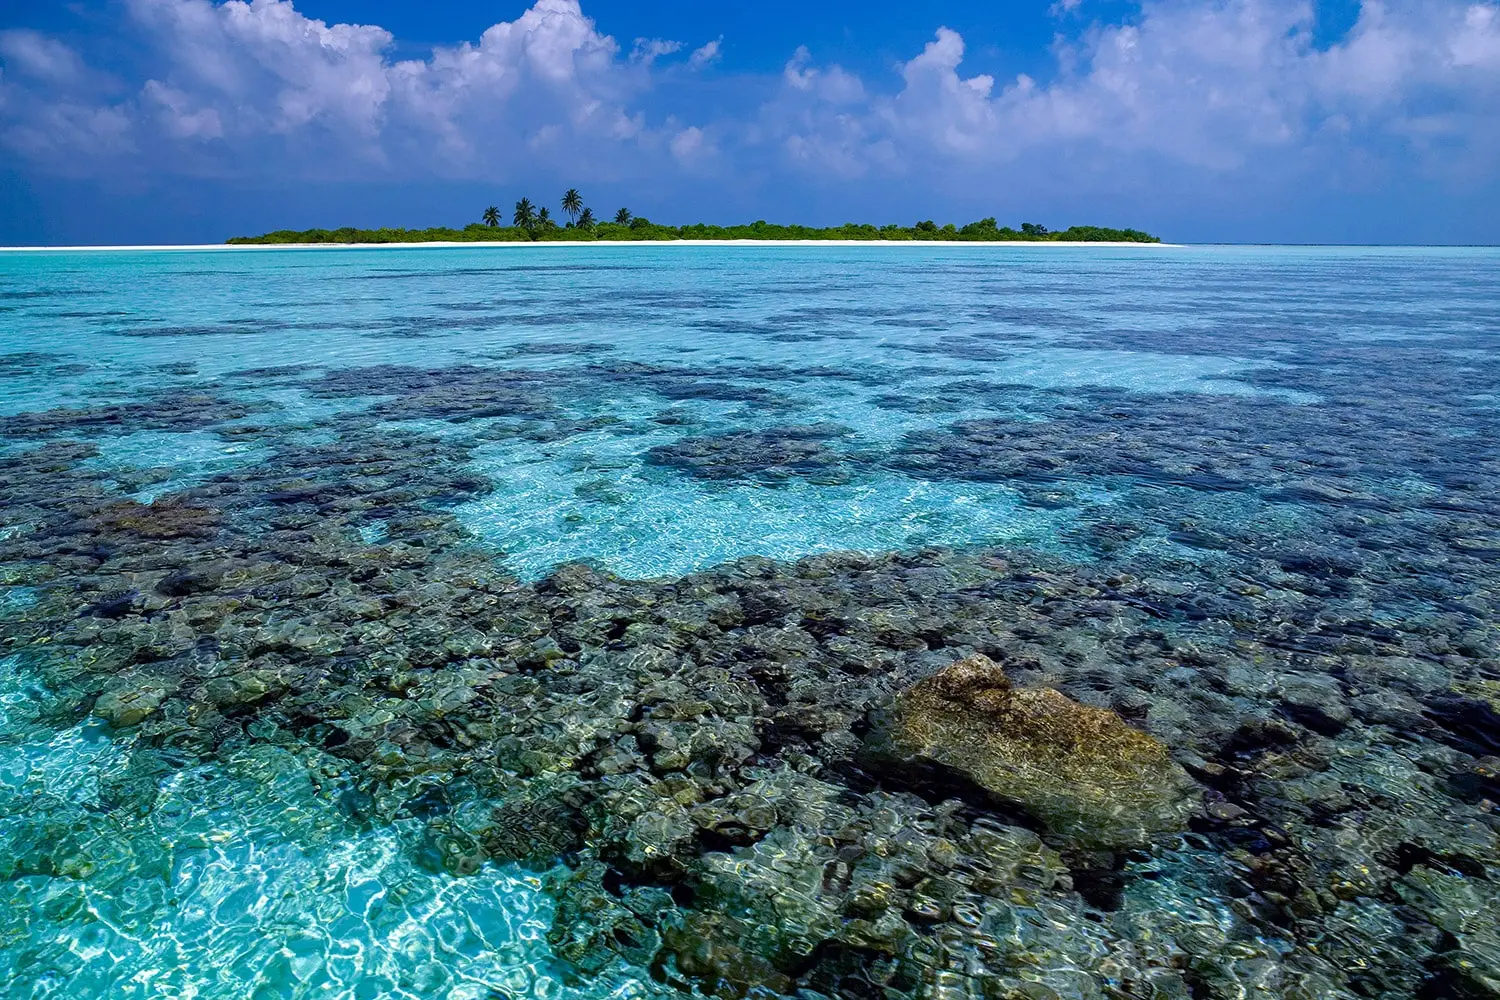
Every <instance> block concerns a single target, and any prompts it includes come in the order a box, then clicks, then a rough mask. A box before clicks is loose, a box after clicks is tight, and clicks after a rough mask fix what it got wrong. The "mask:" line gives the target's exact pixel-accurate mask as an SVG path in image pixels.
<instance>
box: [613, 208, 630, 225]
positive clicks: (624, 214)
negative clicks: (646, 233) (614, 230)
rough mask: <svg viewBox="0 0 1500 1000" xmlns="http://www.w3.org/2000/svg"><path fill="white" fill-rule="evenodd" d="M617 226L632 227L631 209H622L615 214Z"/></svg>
mask: <svg viewBox="0 0 1500 1000" xmlns="http://www.w3.org/2000/svg"><path fill="white" fill-rule="evenodd" d="M615 224H616V225H618V226H628V225H630V209H628V208H622V209H620V210H619V211H618V212H616V213H615Z"/></svg>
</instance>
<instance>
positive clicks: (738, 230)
mask: <svg viewBox="0 0 1500 1000" xmlns="http://www.w3.org/2000/svg"><path fill="white" fill-rule="evenodd" d="M560 204H561V208H562V214H563V215H564V216H565V217H566V219H565V221H563V222H561V223H559V222H558V220H557V219H555V218H553V216H552V213H551V211H550V210H549V209H548V208H547V207H546V206H540V207H538V206H537V205H534V204H533V203H532V201H531V199H529V198H522V199H521V200H520V201H518V202H516V205H515V210H514V211H513V212H512V214H511V220H510V225H508V226H504V225H501V216H500V209H499V208H498V207H496V206H494V205H491V206H489V207H488V208H486V209H485V210H484V212H483V213H481V215H480V221H479V222H472V223H470V224H468V225H467V226H464V227H463V228H462V229H454V228H451V227H448V226H435V227H433V228H430V229H355V228H352V227H344V228H341V229H304V230H300V231H299V230H291V229H279V230H277V231H276V232H273V233H265V234H263V235H261V236H236V237H233V238H232V239H229V240H227V241H226V242H228V243H232V244H277V243H539V242H620V241H635V242H649V241H670V240H886V241H890V242H912V241H930V242H964V243H1160V242H1161V240H1160V238H1158V237H1156V236H1152V235H1151V234H1150V233H1143V232H1141V231H1140V230H1138V229H1110V228H1107V227H1104V226H1070V227H1068V228H1067V229H1061V230H1051V229H1048V228H1047V227H1046V226H1042V225H1038V224H1036V223H1034V222H1023V223H1021V228H1019V229H1013V228H1011V227H1010V226H1001V225H998V224H997V223H996V222H995V220H994V219H993V218H988V219H980V220H979V221H978V222H971V223H968V224H967V225H964V226H957V225H954V224H953V223H948V224H947V225H944V226H939V225H938V224H937V223H936V222H933V221H931V220H927V221H923V222H918V223H917V224H916V225H913V226H901V225H895V224H892V225H885V226H875V225H870V224H868V223H854V222H846V223H845V224H843V225H842V226H828V227H822V228H820V227H816V226H799V225H781V224H777V223H772V222H766V221H764V220H760V221H757V222H752V223H750V224H748V225H738V226H713V225H707V224H704V223H701V222H700V223H695V224H692V225H687V226H671V225H662V224H661V223H656V222H652V221H650V220H649V219H647V218H645V217H643V216H638V215H633V214H632V213H631V212H630V210H629V209H628V208H622V209H620V210H619V211H617V212H616V213H615V215H614V219H613V220H612V221H601V220H598V219H596V218H595V217H594V212H593V209H591V208H588V207H586V206H585V205H584V204H583V199H582V197H581V196H580V195H579V193H578V191H577V189H569V190H568V192H567V193H566V194H564V195H563V197H562V200H561V203H560Z"/></svg>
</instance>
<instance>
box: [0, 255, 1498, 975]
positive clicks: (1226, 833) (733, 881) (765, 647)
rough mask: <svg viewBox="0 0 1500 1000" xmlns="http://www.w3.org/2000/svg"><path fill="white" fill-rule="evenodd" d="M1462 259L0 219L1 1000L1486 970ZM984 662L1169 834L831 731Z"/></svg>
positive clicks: (1487, 601) (1475, 460) (1487, 556)
mask: <svg viewBox="0 0 1500 1000" xmlns="http://www.w3.org/2000/svg"><path fill="white" fill-rule="evenodd" d="M1497 278H1500V252H1497V251H1493V250H1371V249H1337V250H1327V249H1265V248H1169V247H1139V248H1093V249H1084V248H1054V247H1046V248H1026V247H1009V246H1007V247H976V246H933V247H906V246H894V247H875V248H864V247H834V246H828V247H773V248H760V247H756V248H746V247H734V246H723V247H673V246H662V247H654V246H636V247H622V248H605V247H596V248H576V247H575V248H564V247H537V248H503V249H494V250H488V249H481V248H473V249H437V248H424V249H381V250H326V251H296V250H290V251H289V250H254V251H233V252H223V251H215V252H206V251H205V252H170V253H168V252H154V253H153V252H139V253H133V252H118V253H38V254H4V255H0V435H3V446H4V450H3V453H0V461H3V462H4V463H5V475H4V477H3V485H0V509H3V517H4V523H3V528H0V560H3V567H0V572H3V574H4V575H3V579H4V581H5V582H6V583H7V584H9V585H10V586H9V587H8V589H7V592H6V597H5V604H4V606H3V609H0V614H3V615H4V618H3V619H0V631H3V637H4V639H5V642H6V643H7V647H6V652H7V654H8V655H7V656H6V658H5V659H4V660H3V661H0V662H3V671H4V675H3V678H0V684H3V693H0V706H3V717H0V730H3V732H0V875H3V877H4V882H3V883H0V885H3V889H0V891H3V893H4V896H5V906H4V908H3V911H0V913H3V916H0V951H3V952H4V956H3V957H4V964H5V965H6V966H7V967H9V968H11V969H13V970H14V972H13V973H12V981H11V984H10V991H11V993H10V994H8V995H16V996H37V997H43V996H110V997H115V996H119V997H150V996H174V997H175V996H200V997H243V996H267V997H269V996H277V997H281V996H286V997H302V996H307V997H313V996H317V997H323V996H372V997H374V996H412V997H451V998H471V997H474V998H477V997H490V996H496V995H500V996H528V995H541V996H579V997H594V996H613V995H621V996H640V995H646V994H662V995H667V994H671V993H673V992H681V991H693V990H697V991H700V992H708V993H716V994H718V995H722V996H742V995H760V994H767V995H773V994H778V993H779V994H788V993H792V992H796V991H800V992H801V993H802V995H805V996H845V997H851V998H863V997H874V996H923V997H938V996H943V997H947V996H954V997H959V996H970V995H972V996H985V997H1012V996H1016V997H1021V996H1025V997H1051V996H1058V997H1075V996H1076V997H1096V996H1098V997H1103V996H1140V997H1176V996H1201V997H1221V996H1222V997H1229V996H1257V997H1303V996H1307V997H1312V996H1319V997H1321V996H1349V997H1359V996H1367V997H1371V996H1379V997H1400V996H1431V997H1437V996H1490V995H1496V994H1497V993H1500V978H1497V977H1500V973H1497V971H1496V970H1497V969H1500V937H1497V936H1496V934H1495V931H1494V924H1495V923H1496V919H1495V918H1496V915H1497V907H1500V889H1497V888H1496V883H1495V882H1494V879H1495V874H1496V872H1500V849H1497V841H1496V832H1497V828H1500V820H1497V818H1496V815H1495V802H1496V801H1497V800H1500V785H1497V778H1496V773H1497V768H1500V760H1497V759H1496V755H1497V754H1500V736H1497V732H1500V729H1497V725H1500V716H1497V714H1496V712H1497V706H1500V659H1497V641H1500V640H1497V633H1496V630H1495V625H1494V622H1495V620H1496V619H1495V617H1494V610H1495V608H1494V604H1495V599H1496V583H1497V575H1500V571H1497V569H1496V566H1497V565H1500V503H1497V501H1496V499H1495V498H1496V496H1497V492H1496V488H1497V486H1500V454H1497V446H1496V444H1495V442H1496V441H1497V440H1500V437H1497V431H1500V426H1497V424H1500V419H1497V409H1496V406H1497V400H1500V394H1497V393H1500V385H1497V381H1500V367H1497V366H1496V364H1495V361H1496V358H1495V352H1496V350H1497V347H1500V340H1497V337H1500V292H1497V288H1500V281H1497ZM580 563H582V564H586V565H579V564H580ZM559 567H562V568H561V569H560V568H559ZM974 653H979V654H983V655H985V656H987V657H989V658H990V659H992V660H994V661H995V662H996V663H998V664H1000V665H1001V667H1003V669H1004V671H1005V673H1006V674H1007V676H1008V677H1009V678H1010V679H1011V681H1012V682H1014V683H1016V684H1018V685H1021V686H1023V687H1026V688H1037V687H1053V688H1056V689H1058V690H1060V691H1061V692H1063V693H1064V694H1065V695H1067V696H1068V698H1070V699H1071V700H1072V701H1071V702H1070V703H1076V704H1078V705H1082V706H1096V707H1098V708H1099V709H1101V710H1107V711H1109V712H1112V713H1115V714H1116V715H1117V716H1118V717H1120V718H1122V719H1124V720H1126V721H1127V722H1128V723H1129V724H1130V725H1132V726H1135V727H1137V728H1139V729H1141V730H1144V731H1146V732H1149V733H1150V734H1152V736H1154V737H1155V738H1156V739H1158V740H1160V741H1161V742H1162V744H1164V745H1165V746H1166V747H1167V748H1169V750H1170V753H1171V755H1172V758H1173V760H1174V762H1175V763H1174V766H1177V767H1181V768H1182V769H1183V771H1184V773H1185V774H1187V775H1189V776H1190V777H1191V781H1192V791H1191V793H1190V794H1191V798H1192V800H1193V801H1192V802H1191V803H1190V806H1191V809H1192V813H1193V815H1192V818H1191V819H1190V821H1188V822H1187V823H1186V824H1185V825H1184V826H1183V828H1182V829H1178V830H1172V831H1167V832H1158V833H1157V834H1156V835H1154V836H1151V837H1147V838H1143V839H1141V840H1139V841H1138V842H1129V843H1123V842H1122V843H1110V844H1104V845H1099V844H1094V843H1081V842H1078V841H1077V839H1076V838H1072V839H1070V837H1069V836H1067V835H1065V834H1062V833H1060V832H1059V831H1058V830H1057V829H1049V828H1048V825H1047V823H1045V822H1041V821H1039V820H1038V817H1037V815H1036V810H1035V809H1031V810H1030V811H1028V809H1027V808H1025V807H1024V804H1022V805H1018V804H1017V803H1016V802H1014V801H999V800H997V799H995V797H994V796H987V795H986V794H985V793H984V790H983V789H978V788H976V787H974V786H973V785H972V784H966V783H965V782H964V781H963V780H959V778H961V777H962V776H955V775H954V774H953V773H952V769H951V768H948V769H940V771H941V773H935V772H933V771H931V770H922V771H920V772H916V771H910V772H908V771H905V770H903V769H902V768H901V767H897V766H891V762H890V761H888V760H885V759H884V758H882V757H880V756H879V753H880V752H883V751H878V748H877V744H878V742H879V740H878V739H877V736H876V735H875V734H877V733H878V731H879V729H880V725H881V723H880V720H881V719H882V718H883V713H886V712H887V711H888V710H889V708H890V706H891V704H892V703H893V700H895V699H899V698H900V696H901V693H902V692H903V691H906V690H908V689H910V687H911V686H912V685H914V684H917V683H919V682H920V681H921V680H922V679H923V678H925V677H928V676H930V675H932V674H933V672H934V671H937V670H940V669H941V668H943V667H944V666H945V665H947V664H949V663H952V662H953V661H955V660H959V659H962V658H964V657H966V656H969V655H970V654H974Z"/></svg>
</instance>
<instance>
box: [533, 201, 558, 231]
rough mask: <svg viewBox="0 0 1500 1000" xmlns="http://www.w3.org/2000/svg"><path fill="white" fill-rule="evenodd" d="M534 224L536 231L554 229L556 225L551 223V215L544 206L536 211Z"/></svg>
mask: <svg viewBox="0 0 1500 1000" xmlns="http://www.w3.org/2000/svg"><path fill="white" fill-rule="evenodd" d="M536 224H537V228H538V229H556V228H557V223H555V222H553V221H552V213H551V212H549V211H547V209H546V206H543V207H542V208H539V209H537V213H536Z"/></svg>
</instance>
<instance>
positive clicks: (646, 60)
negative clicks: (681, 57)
mask: <svg viewBox="0 0 1500 1000" xmlns="http://www.w3.org/2000/svg"><path fill="white" fill-rule="evenodd" d="M680 51H682V43H681V42H672V41H668V40H667V39H665V38H637V39H636V40H635V49H634V50H633V51H632V52H631V53H630V61H631V62H637V63H641V64H642V65H645V66H650V65H651V64H652V63H654V62H656V60H658V59H660V58H661V57H662V56H669V55H671V54H672V53H674V52H680Z"/></svg>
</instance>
